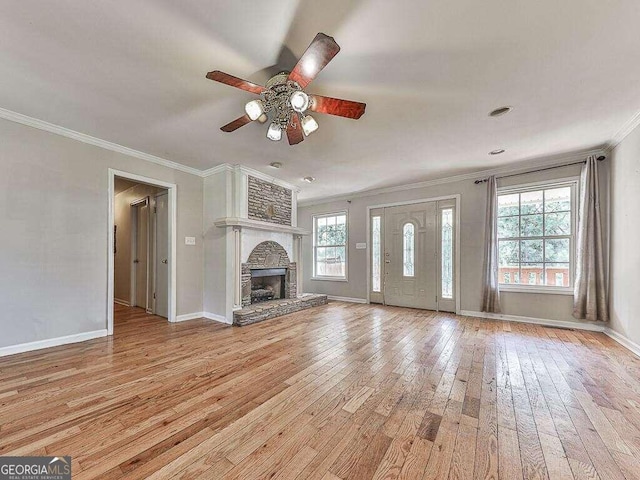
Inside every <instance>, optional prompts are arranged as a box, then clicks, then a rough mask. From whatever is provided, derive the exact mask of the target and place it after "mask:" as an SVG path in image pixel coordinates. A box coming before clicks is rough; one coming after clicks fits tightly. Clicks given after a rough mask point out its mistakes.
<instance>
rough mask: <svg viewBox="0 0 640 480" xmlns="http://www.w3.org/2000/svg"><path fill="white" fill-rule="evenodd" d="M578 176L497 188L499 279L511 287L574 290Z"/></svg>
mask: <svg viewBox="0 0 640 480" xmlns="http://www.w3.org/2000/svg"><path fill="white" fill-rule="evenodd" d="M576 190H577V183H576V182H575V181H570V182H564V183H558V184H549V185H537V186H530V187H520V188H512V187H509V188H504V189H500V191H499V192H498V250H499V254H498V256H499V270H498V272H499V273H498V278H499V282H500V283H501V284H509V285H510V288H517V289H524V290H526V289H530V290H532V289H537V288H539V289H543V290H570V289H571V288H572V286H573V273H574V263H575V262H574V248H575V224H576V220H575V218H576V215H575V203H576V202H575V197H576Z"/></svg>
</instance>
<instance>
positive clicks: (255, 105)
mask: <svg viewBox="0 0 640 480" xmlns="http://www.w3.org/2000/svg"><path fill="white" fill-rule="evenodd" d="M244 111H245V112H247V115H248V116H249V118H250V119H251V120H252V121H253V120H257V119H258V118H260V116H261V115H262V114H263V113H264V105H262V102H261V101H260V100H251V101H250V102H249V103H247V104H246V105H245V106H244Z"/></svg>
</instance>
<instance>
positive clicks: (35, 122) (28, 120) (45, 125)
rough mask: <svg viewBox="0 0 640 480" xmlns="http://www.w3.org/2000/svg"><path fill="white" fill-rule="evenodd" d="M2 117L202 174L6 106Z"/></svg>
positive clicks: (183, 170) (187, 171)
mask: <svg viewBox="0 0 640 480" xmlns="http://www.w3.org/2000/svg"><path fill="white" fill-rule="evenodd" d="M0 118H4V119H5V120H10V121H12V122H16V123H21V124H22V125H27V126H28V127H33V128H37V129H38V130H43V131H45V132H49V133H55V134H56V135H60V136H63V137H67V138H71V139H73V140H77V141H78V142H82V143H86V144H88V145H93V146H94V147H100V148H104V149H106V150H111V151H112V152H117V153H122V154H124V155H128V156H130V157H135V158H139V159H140V160H146V161H147V162H151V163H155V164H156V165H162V166H163V167H168V168H172V169H174V170H180V171H181V172H185V173H190V174H191V175H196V176H198V177H201V176H202V170H198V169H197V168H193V167H188V166H186V165H183V164H181V163H177V162H173V161H171V160H167V159H166V158H162V157H157V156H155V155H151V154H149V153H145V152H141V151H139V150H134V149H133V148H129V147H124V146H122V145H118V144H117V143H113V142H108V141H106V140H102V139H101V138H97V137H92V136H91V135H87V134H86V133H80V132H76V131H75V130H70V129H68V128H65V127H61V126H59V125H55V124H53V123H49V122H45V121H44V120H39V119H37V118H33V117H29V116H27V115H23V114H21V113H18V112H14V111H11V110H7V109H6V108H1V107H0Z"/></svg>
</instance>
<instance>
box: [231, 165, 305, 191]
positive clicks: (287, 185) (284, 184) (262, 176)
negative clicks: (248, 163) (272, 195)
mask: <svg viewBox="0 0 640 480" xmlns="http://www.w3.org/2000/svg"><path fill="white" fill-rule="evenodd" d="M234 167H235V168H236V169H237V170H238V171H240V172H242V173H244V174H246V175H250V176H252V177H255V178H259V179H260V180H264V181H265V182H269V183H273V184H274V185H278V186H280V187H283V188H287V189H289V190H291V191H293V192H295V193H299V192H300V187H298V186H297V185H293V184H292V183H289V182H285V181H284V180H280V179H279V178H276V177H272V176H271V175H267V174H266V173H262V172H260V171H258V170H254V169H253V168H250V167H245V166H244V165H240V164H238V165H234Z"/></svg>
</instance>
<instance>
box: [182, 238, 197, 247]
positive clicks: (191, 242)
mask: <svg viewBox="0 0 640 480" xmlns="http://www.w3.org/2000/svg"><path fill="white" fill-rule="evenodd" d="M184 244H185V245H195V244H196V237H184Z"/></svg>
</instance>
